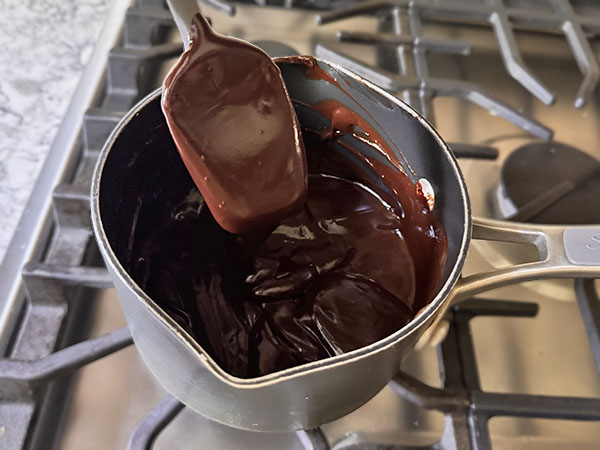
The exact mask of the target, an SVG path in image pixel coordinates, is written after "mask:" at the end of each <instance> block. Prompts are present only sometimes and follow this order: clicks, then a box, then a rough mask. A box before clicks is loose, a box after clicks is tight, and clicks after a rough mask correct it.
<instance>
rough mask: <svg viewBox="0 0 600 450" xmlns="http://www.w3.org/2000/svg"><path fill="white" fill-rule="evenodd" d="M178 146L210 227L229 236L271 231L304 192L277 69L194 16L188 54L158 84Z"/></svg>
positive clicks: (295, 134)
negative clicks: (207, 212)
mask: <svg viewBox="0 0 600 450" xmlns="http://www.w3.org/2000/svg"><path fill="white" fill-rule="evenodd" d="M162 107H163V111H164V113H165V116H166V118H167V123H168V125H169V129H170V131H171V134H172V136H173V139H174V140H175V143H176V144H177V148H178V150H179V153H180V155H181V158H182V160H183V162H184V163H185V165H186V167H187V169H188V171H189V173H190V175H191V176H192V179H193V180H194V183H195V184H196V186H197V187H198V189H199V190H200V192H201V193H202V196H203V197H204V199H205V201H206V204H207V205H208V207H209V208H210V210H211V211H212V213H213V216H214V217H215V219H216V220H217V222H218V223H219V224H220V225H221V226H222V227H223V228H225V229H226V230H228V231H230V232H232V233H243V232H248V231H250V230H252V229H257V228H261V227H264V226H270V225H276V224H277V223H278V222H279V220H280V219H281V218H283V217H286V216H287V215H289V214H290V213H292V212H293V211H295V210H297V209H298V208H299V207H300V206H301V205H302V202H303V200H304V196H305V194H306V161H305V156H304V151H303V145H302V136H301V132H300V127H299V125H298V120H297V118H296V115H295V113H294V110H293V107H292V104H291V101H290V98H289V96H288V93H287V90H286V87H285V84H284V82H283V79H282V77H281V72H280V71H279V68H278V67H277V66H276V65H275V64H274V63H273V62H272V60H271V59H270V58H269V57H268V56H267V55H266V54H265V53H264V52H263V51H262V50H260V49H259V48H257V47H255V46H253V45H250V44H248V43H246V42H244V41H241V40H238V39H233V38H227V37H224V36H220V35H218V34H216V33H215V32H214V31H213V30H212V29H211V28H210V25H209V24H208V22H207V21H206V19H204V17H202V16H201V15H200V14H197V15H196V16H195V18H194V20H193V23H192V27H191V43H190V47H189V49H188V50H187V51H186V52H185V53H184V54H183V55H182V56H181V59H180V60H179V62H178V63H177V64H176V66H175V67H174V68H173V70H171V72H170V73H169V75H168V76H167V78H166V79H165V82H164V91H163V96H162Z"/></svg>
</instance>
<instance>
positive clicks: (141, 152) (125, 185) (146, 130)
mask: <svg viewBox="0 0 600 450" xmlns="http://www.w3.org/2000/svg"><path fill="white" fill-rule="evenodd" d="M319 64H320V65H321V67H322V68H323V69H324V70H326V71H327V72H328V73H329V74H330V75H331V76H332V77H333V78H334V79H335V80H336V81H337V83H334V84H332V83H331V82H330V81H327V80H323V79H311V78H310V77H308V76H307V73H306V70H304V68H303V67H302V66H301V65H295V64H282V65H280V67H281V69H282V73H283V75H284V79H285V82H286V85H287V87H288V91H289V93H290V96H291V97H292V99H293V100H294V101H295V102H296V104H297V112H298V116H299V119H300V122H301V123H302V124H303V125H308V126H309V127H311V128H313V129H319V128H322V127H323V126H324V123H323V121H324V120H325V119H324V118H323V117H322V116H320V115H319V114H314V113H311V110H310V109H307V108H306V107H302V105H310V104H314V103H317V102H319V101H323V100H329V99H335V100H337V101H339V102H341V103H343V104H344V105H346V106H348V107H349V108H350V109H352V110H354V111H357V112H359V113H361V111H362V113H361V115H362V116H363V118H364V119H365V120H367V121H368V122H369V123H370V124H371V125H372V126H373V128H374V129H376V130H377V131H378V132H379V133H380V135H381V136H383V137H384V138H385V139H386V141H388V142H389V143H391V144H393V145H391V147H393V148H397V149H399V151H400V152H401V153H402V155H401V158H400V160H405V162H404V163H403V164H404V165H405V172H406V173H407V174H409V176H410V177H411V179H412V180H413V182H416V181H417V180H418V179H420V178H426V179H427V180H428V181H429V182H430V184H431V185H432V186H433V189H434V192H435V209H436V212H437V214H438V216H439V218H440V220H441V221H442V222H443V224H444V227H445V230H446V234H447V239H448V253H447V258H446V261H445V262H444V265H443V268H442V278H441V279H442V281H441V283H440V287H439V292H438V295H437V296H436V299H435V300H434V302H433V303H434V305H432V306H435V304H438V303H439V302H440V301H441V300H442V299H443V298H444V297H445V296H446V295H447V294H448V292H449V289H450V288H451V287H452V286H453V284H454V282H455V281H456V279H457V277H458V275H459V274H460V269H461V267H462V264H463V262H464V258H465V254H466V248H467V245H468V241H469V237H470V223H471V221H470V211H469V202H468V197H467V193H466V189H465V185H464V181H463V179H462V176H461V174H460V171H459V169H458V166H457V164H456V161H455V160H454V158H453V156H452V155H451V153H450V151H449V150H448V148H447V146H446V145H445V144H444V143H443V141H442V140H441V138H440V137H439V136H438V135H437V133H436V132H435V131H434V130H433V129H432V128H431V126H430V125H429V124H428V123H427V122H425V121H424V119H422V118H421V117H419V116H418V115H417V114H416V113H415V112H414V111H413V110H412V109H410V108H409V107H407V106H406V105H405V104H403V103H402V102H400V101H399V100H397V99H395V98H394V97H392V96H391V95H389V94H387V93H385V92H383V91H381V90H379V89H377V88H375V87H374V86H372V85H370V84H369V83H367V82H365V81H364V80H361V79H360V78H359V77H357V76H356V75H354V74H351V73H350V72H347V71H345V70H343V69H341V68H339V67H335V66H333V65H329V64H327V63H324V62H320V63H319ZM355 144H358V143H355ZM354 146H355V147H356V148H357V149H358V150H359V151H361V152H372V151H373V149H372V148H371V147H369V146H367V145H362V146H361V145H354ZM371 156H372V155H371ZM349 157H351V155H350V154H349ZM101 170H102V172H101V174H100V177H101V178H100V188H99V194H100V198H99V209H100V217H101V221H102V227H103V229H104V232H105V234H106V238H107V240H108V242H109V243H110V246H111V249H112V251H113V252H114V254H115V256H116V257H117V259H118V261H119V263H120V265H121V266H122V267H124V268H125V270H127V267H128V266H130V265H131V262H132V258H136V246H138V247H139V245H143V243H140V242H135V239H134V236H133V233H132V232H131V230H132V229H137V234H139V235H142V236H143V235H144V233H145V234H148V233H160V229H158V228H156V227H155V226H154V222H155V211H157V210H159V209H162V210H164V208H159V207H158V205H162V206H164V204H165V202H167V203H168V202H172V201H173V200H172V199H173V198H182V197H185V195H186V194H187V193H188V192H189V191H190V189H192V187H193V182H192V180H191V178H190V177H189V175H188V173H187V171H186V169H185V167H184V166H183V163H182V162H181V160H180V158H179V155H178V153H177V151H176V148H175V145H174V143H173V141H172V138H171V136H170V134H169V131H168V128H167V124H166V122H165V119H164V116H163V113H162V111H161V108H160V96H159V95H158V94H157V95H155V96H154V98H152V99H151V100H149V101H148V102H146V103H145V104H144V107H143V108H141V109H139V110H138V111H137V112H136V113H135V114H134V115H132V116H131V117H130V118H129V120H128V122H127V124H126V126H123V127H122V128H121V129H120V130H119V131H118V133H117V134H116V137H115V139H114V142H112V146H111V148H110V151H109V152H108V154H107V155H106V159H105V161H104V165H103V166H102V169H101ZM413 172H414V173H413ZM378 182H379V180H376V179H374V183H378ZM382 188H384V189H385V186H383V187H382ZM140 229H142V231H143V232H142V233H140ZM134 279H135V277H134ZM135 281H136V283H137V284H138V285H142V284H143V283H142V282H141V281H143V280H135ZM410 326H411V325H410V324H409V325H408V326H407V328H408V327H410Z"/></svg>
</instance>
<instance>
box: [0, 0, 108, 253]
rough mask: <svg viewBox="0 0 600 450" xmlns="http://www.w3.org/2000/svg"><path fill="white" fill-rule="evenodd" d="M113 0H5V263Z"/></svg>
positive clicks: (1, 61) (1, 132) (1, 233)
mask: <svg viewBox="0 0 600 450" xmlns="http://www.w3.org/2000/svg"><path fill="white" fill-rule="evenodd" d="M110 3H111V0H28V1H27V0H0V11H1V13H0V262H1V260H2V258H3V257H4V253H5V251H6V248H7V246H8V244H9V242H10V239H11V237H12V235H13V232H14V230H15V228H16V225H17V222H18V221H19V218H20V216H21V213H22V211H23V208H24V206H25V204H26V202H27V199H28V198H29V195H30V194H31V190H32V189H33V186H34V183H35V180H36V178H37V176H38V174H39V171H40V169H41V167H42V165H43V162H44V159H45V157H46V154H47V153H48V150H49V149H50V146H51V144H52V141H53V139H54V136H55V135H56V132H57V131H58V127H59V125H60V123H61V120H62V118H63V115H64V114H65V111H66V109H67V106H68V105H69V102H70V100H71V96H72V95H73V91H74V90H75V87H76V86H77V82H78V80H79V77H80V76H81V73H82V71H83V69H84V67H85V65H86V63H87V60H88V58H89V56H90V54H91V51H92V49H93V47H94V43H95V40H96V38H97V36H98V33H99V32H100V29H101V28H102V25H103V23H104V20H105V17H106V15H107V13H108V10H109V7H110Z"/></svg>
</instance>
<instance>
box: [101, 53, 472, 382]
mask: <svg viewBox="0 0 600 450" xmlns="http://www.w3.org/2000/svg"><path fill="white" fill-rule="evenodd" d="M315 60H316V61H317V62H318V63H319V64H324V65H326V66H329V67H330V68H332V69H333V70H335V71H338V72H340V73H342V74H344V75H346V76H349V77H351V78H353V79H355V80H356V81H358V82H360V83H362V84H363V85H365V86H366V87H367V88H369V89H371V90H373V91H375V92H376V93H377V94H379V95H381V96H383V97H385V98H386V99H387V100H389V101H391V102H392V103H393V104H395V105H396V106H398V107H400V108H401V109H402V110H403V111H404V112H406V113H408V114H410V115H411V116H412V117H413V118H414V119H416V120H418V121H419V123H420V124H421V125H422V126H423V127H424V128H425V129H426V130H427V131H428V132H429V134H430V135H431V136H433V138H434V139H435V141H436V143H437V144H438V146H439V148H440V150H441V152H442V155H443V157H445V158H446V160H447V161H448V163H449V164H450V167H451V170H452V172H453V173H454V176H455V177H456V179H457V181H458V184H459V189H460V194H461V197H462V198H461V200H462V201H461V203H462V205H463V214H464V223H463V234H462V238H461V243H460V247H459V249H458V254H457V259H456V262H455V263H454V266H453V268H452V270H451V271H450V273H449V274H448V276H447V277H446V280H445V281H444V283H443V284H442V286H441V287H440V289H439V290H438V293H437V294H436V296H435V297H434V298H433V300H432V301H430V302H429V303H428V304H427V306H425V307H423V308H422V309H421V310H420V311H419V312H418V313H417V314H416V315H415V317H414V318H413V319H412V320H411V321H410V322H409V323H408V324H406V325H405V326H403V327H402V328H400V329H399V330H397V331H396V332H394V333H393V334H391V335H389V336H387V337H386V338H384V339H381V340H379V341H377V342H374V343H372V344H369V345H367V346H364V347H361V348H359V349H356V350H353V351H351V352H348V353H343V354H340V355H336V356H332V357H329V358H325V359H322V360H319V361H314V362H311V363H307V364H303V365H300V366H296V367H291V368H289V369H285V370H281V371H278V372H273V373H269V374H266V375H262V376H260V377H255V378H239V377H236V376H233V375H231V374H229V373H228V372H226V371H225V370H223V369H222V368H221V367H220V366H219V365H218V364H217V363H216V361H214V360H213V358H212V357H211V356H210V355H209V354H208V353H207V352H206V350H204V349H203V348H202V347H201V346H200V344H198V343H197V342H196V340H195V339H194V338H193V337H192V336H191V335H190V334H189V333H188V332H187V331H185V330H184V329H183V328H182V327H181V326H180V325H179V324H177V323H176V322H175V320H173V319H172V318H171V317H170V316H169V315H168V314H167V313H166V312H164V311H163V309H162V308H161V307H160V306H159V305H158V304H157V303H156V302H155V301H154V300H152V298H151V297H150V296H149V295H148V294H146V293H145V292H144V291H143V290H142V289H141V288H140V287H139V286H138V285H137V283H136V282H135V281H134V280H133V278H131V276H130V275H129V273H128V272H127V271H126V270H125V268H124V267H123V266H122V265H121V263H120V262H119V260H118V258H117V257H116V255H115V254H114V252H113V249H112V246H111V245H110V243H109V242H108V237H107V236H106V233H105V231H104V225H103V222H102V218H101V215H100V185H101V181H102V173H103V170H104V166H105V163H106V161H107V159H108V156H109V154H110V151H111V149H112V148H113V146H114V144H115V141H116V140H117V138H118V137H119V135H120V134H121V132H122V130H123V129H124V128H125V127H126V126H127V125H128V124H129V122H130V121H131V120H132V119H133V118H134V117H136V115H137V114H138V113H139V112H140V111H141V110H142V109H143V108H144V107H145V106H146V105H148V104H149V103H151V102H152V101H154V100H156V99H157V98H159V97H160V94H161V92H162V88H158V89H156V90H154V91H153V92H151V93H149V94H148V95H147V96H146V97H144V98H143V99H142V100H140V101H139V102H138V103H137V104H136V105H135V106H133V107H132V108H131V109H130V110H129V111H128V112H127V114H126V115H125V116H124V117H123V118H122V119H121V121H120V122H119V123H118V124H117V126H116V127H115V128H114V130H113V131H112V132H111V134H110V135H109V137H108V139H107V140H106V142H105V144H104V146H103V148H102V150H101V152H100V155H99V157H98V161H97V163H96V166H95V168H94V172H93V176H92V184H91V218H92V227H93V231H94V235H95V238H96V240H97V242H98V246H99V247H100V249H101V251H102V252H103V255H104V260H105V262H106V264H107V265H109V266H110V267H111V268H112V269H113V271H114V273H116V274H117V276H118V277H119V278H120V279H121V281H123V283H125V285H126V286H127V287H128V288H129V289H131V290H133V292H134V293H135V294H136V295H137V297H138V300H139V301H141V302H142V303H143V305H144V306H145V307H147V308H149V309H150V311H151V312H152V313H153V314H155V315H156V316H157V317H158V318H159V319H160V320H161V321H162V322H163V323H164V324H165V325H166V326H167V328H168V329H169V331H170V332H171V333H173V334H175V335H176V336H177V337H178V338H179V339H180V340H181V341H183V343H184V344H187V345H188V346H189V347H190V348H191V349H192V350H193V352H194V353H195V354H196V355H197V356H198V360H199V361H201V362H202V363H204V364H205V365H206V367H207V368H208V369H209V370H210V371H211V372H212V373H213V374H214V375H215V376H217V377H218V378H219V379H220V380H221V381H222V382H224V383H226V384H229V385H231V386H233V387H236V388H239V389H255V388H259V387H266V386H272V385H275V384H279V383H282V382H285V381H289V380H292V379H295V378H299V377H302V376H305V375H309V374H314V373H317V372H321V371H324V370H325V369H328V368H333V367H336V366H340V365H344V364H349V363H352V362H354V361H358V360H360V359H362V358H366V357H368V356H370V355H373V354H376V353H380V352H382V351H385V350H387V349H388V348H389V347H392V346H394V345H396V344H398V343H399V342H400V341H402V340H403V339H404V338H406V337H407V336H409V335H411V334H413V333H415V332H416V331H417V330H419V328H420V327H421V326H422V325H423V323H424V322H426V321H428V320H429V319H431V318H433V317H434V316H435V314H436V312H438V311H439V310H440V308H442V306H443V305H444V303H446V302H448V301H450V300H451V291H452V289H453V288H454V285H455V284H456V282H457V281H458V278H459V277H460V273H461V271H462V268H463V265H464V262H465V259H466V253H467V250H468V247H469V243H470V240H471V226H472V216H471V206H470V201H469V196H468V193H467V189H466V184H465V181H464V178H463V175H462V172H461V171H460V168H459V166H458V163H457V161H456V158H455V157H454V155H453V154H452V152H451V150H450V148H449V147H448V145H447V144H446V142H444V140H443V139H442V137H441V136H440V135H439V134H438V132H437V131H436V130H435V129H434V127H433V126H432V125H431V124H430V123H429V122H428V121H427V120H426V119H425V118H424V117H422V116H421V115H420V114H419V113H418V112H417V111H416V110H414V109H413V108H412V107H411V106H409V105H408V104H406V103H404V102H403V101H402V100H400V99H399V98H397V97H395V96H394V95H392V94H390V93H389V92H387V91H385V90H384V89H382V88H380V87H378V86H376V85H375V84H373V83H371V82H370V81H368V80H366V79H364V78H362V77H361V76H359V75H357V74H355V73H353V72H352V71H350V70H348V69H345V68H343V67H341V66H339V65H337V64H334V63H330V62H328V61H325V60H322V59H320V58H315Z"/></svg>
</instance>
